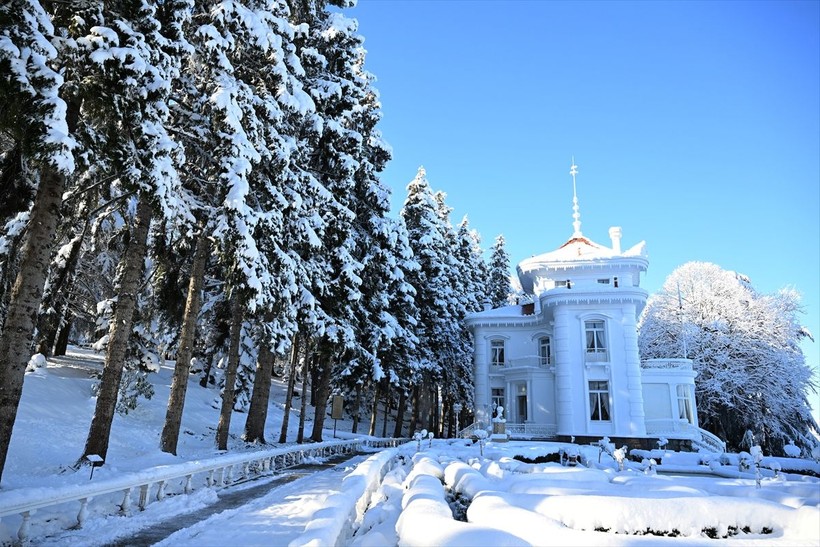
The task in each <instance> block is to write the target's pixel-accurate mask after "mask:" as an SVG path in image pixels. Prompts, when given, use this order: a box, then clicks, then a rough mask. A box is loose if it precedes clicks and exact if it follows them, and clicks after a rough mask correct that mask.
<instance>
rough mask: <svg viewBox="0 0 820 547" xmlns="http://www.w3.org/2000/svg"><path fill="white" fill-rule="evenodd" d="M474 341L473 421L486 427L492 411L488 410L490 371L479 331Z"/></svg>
mask: <svg viewBox="0 0 820 547" xmlns="http://www.w3.org/2000/svg"><path fill="white" fill-rule="evenodd" d="M474 339H475V344H474V347H473V367H474V373H475V375H474V376H473V382H474V384H475V393H474V394H473V401H474V403H475V409H474V411H475V421H476V422H481V423H483V424H484V425H487V424H489V423H490V418H492V409H490V402H491V401H490V371H489V365H488V363H487V352H486V351H484V349H485V348H484V346H485V345H486V343H487V342H486V340H484V338H483V337H480V336H479V329H476V332H475V338H474Z"/></svg>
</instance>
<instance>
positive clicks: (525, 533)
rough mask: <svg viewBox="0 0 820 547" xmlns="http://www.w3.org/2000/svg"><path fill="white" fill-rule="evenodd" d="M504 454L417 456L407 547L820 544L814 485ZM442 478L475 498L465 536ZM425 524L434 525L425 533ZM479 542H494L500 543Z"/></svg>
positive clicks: (457, 451)
mask: <svg viewBox="0 0 820 547" xmlns="http://www.w3.org/2000/svg"><path fill="white" fill-rule="evenodd" d="M595 450H596V452H597V447H596V448H595ZM506 452H507V450H506V448H501V447H500V445H498V444H495V445H494V444H490V445H488V450H487V456H488V459H485V458H479V457H478V454H475V448H474V447H464V448H461V447H456V446H455V445H452V446H451V448H450V449H449V450H448V451H447V452H444V451H438V452H437V451H435V450H434V451H428V452H426V453H424V454H418V455H417V456H416V458H414V461H415V463H416V466H415V467H414V468H413V470H412V471H411V472H410V474H409V475H408V480H407V484H408V485H409V488H410V489H409V490H408V492H407V493H406V494H405V501H404V505H405V511H404V513H402V516H401V517H400V519H399V525H398V526H397V531H398V532H399V534H400V538H401V540H402V541H401V543H402V544H408V545H409V544H413V545H428V544H434V543H435V544H458V543H469V541H468V540H466V539H465V538H464V537H462V536H461V535H459V534H461V533H464V534H466V533H467V532H466V531H465V532H461V530H469V529H470V527H475V528H476V529H480V528H485V527H489V528H491V529H492V530H494V532H493V534H498V538H497V541H498V542H499V543H501V544H503V543H504V542H505V541H509V542H510V544H516V543H515V542H522V543H524V544H529V545H539V544H543V543H544V539H545V538H546V537H549V538H550V542H554V543H559V544H584V543H588V542H589V541H590V539H591V536H590V535H589V534H593V535H594V538H595V539H594V543H596V544H601V543H607V544H622V543H623V541H627V542H628V541H635V538H634V536H635V535H651V538H653V539H652V541H657V540H658V539H659V536H683V537H686V538H692V539H695V538H698V539H699V538H703V539H707V538H729V537H733V536H737V535H740V536H741V537H743V538H761V539H762V538H766V540H767V541H775V540H782V541H785V542H786V543H789V544H791V543H794V542H798V543H800V542H805V541H807V540H808V541H811V540H813V539H816V538H817V537H818V530H817V526H816V524H817V522H820V487H819V486H820V485H818V481H817V480H816V479H813V478H806V479H807V480H805V481H804V480H802V479H801V480H800V481H787V480H786V479H784V478H783V477H779V478H777V479H774V478H764V479H763V480H762V488H761V487H758V486H757V484H756V480H755V477H754V475H752V474H748V473H746V474H745V476H743V477H740V478H739V479H736V480H735V479H733V480H732V481H716V480H715V479H714V476H709V477H685V478H684V477H670V476H666V475H660V474H645V473H644V469H643V468H642V467H641V465H639V464H637V463H633V462H629V464H628V465H627V466H625V468H624V470H619V466H618V465H617V462H615V461H614V460H611V458H610V460H611V461H603V462H602V463H601V464H598V463H597V461H596V460H595V459H587V461H588V462H589V463H588V465H590V466H591V467H585V466H580V465H579V466H574V467H570V466H567V467H564V466H561V465H559V464H557V463H545V464H529V463H523V462H520V461H518V460H516V459H513V458H510V457H507V456H505V455H504V454H505V453H506ZM664 456H665V457H666V458H667V459H669V460H670V461H672V462H675V461H677V462H678V464H677V466H676V467H679V468H680V470H681V471H684V472H686V471H692V470H693V469H696V468H705V466H702V465H699V461H698V458H697V455H693V457H694V458H689V459H687V458H685V457H678V456H679V455H678V454H677V453H675V452H671V451H667V452H665V453H664ZM690 460H691V461H690ZM687 461H690V464H689V465H685V462H687ZM442 468H443V473H442ZM705 469H707V470H708V468H705ZM442 475H443V477H444V482H445V484H446V486H447V488H449V489H451V490H452V491H453V492H454V493H455V494H457V495H459V496H463V497H465V498H468V499H470V503H469V507H468V509H467V513H466V515H467V521H468V523H467V525H466V526H467V528H464V525H463V524H462V523H460V522H456V521H454V520H452V517H451V514H450V508H449V507H448V506H447V504H446V502H445V501H444V499H445V498H444V489H443V488H442V486H441V485H440V482H441V477H442ZM422 516H424V517H425V518H427V519H428V525H427V527H426V528H427V529H426V530H423V531H422V530H421V528H422V526H421V518H422ZM431 517H432V518H435V525H432V526H431V525H430V524H429V522H430V521H429V519H430V518H431ZM414 519H416V520H414ZM414 524H417V525H418V526H415V525H414ZM431 529H434V530H435V531H434V532H431V531H430V530H431ZM628 538H633V539H631V540H630V539H628ZM649 540H650V538H647V541H649ZM482 541H483V543H489V542H493V543H495V542H496V537H495V536H493V539H492V540H489V539H483V540H482Z"/></svg>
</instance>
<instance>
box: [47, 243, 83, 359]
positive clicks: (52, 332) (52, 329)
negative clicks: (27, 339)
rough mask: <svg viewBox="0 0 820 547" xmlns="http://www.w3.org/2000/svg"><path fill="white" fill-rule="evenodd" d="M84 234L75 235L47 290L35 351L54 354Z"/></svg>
mask: <svg viewBox="0 0 820 547" xmlns="http://www.w3.org/2000/svg"><path fill="white" fill-rule="evenodd" d="M84 235H85V230H83V233H82V234H81V236H79V237H75V238H74V240H73V241H72V243H71V250H70V251H69V252H68V258H67V259H66V261H65V263H64V264H63V265H62V266H61V267H60V268H59V269H58V271H57V272H56V275H54V276H53V277H52V280H51V282H50V283H49V288H48V291H46V292H47V293H48V294H47V295H45V298H44V299H43V302H42V304H41V306H40V308H41V309H43V310H44V311H43V312H42V313H41V314H40V315H39V317H38V318H37V347H36V349H35V352H36V353H42V354H43V355H45V356H46V357H49V356H51V354H52V353H51V352H52V350H53V349H54V341H55V339H56V338H57V331H58V330H59V328H60V322H61V320H62V318H63V315H64V314H65V310H66V307H67V304H68V297H67V296H66V292H67V291H66V289H67V286H68V285H69V284H70V279H71V278H72V277H73V276H74V269H75V268H76V267H77V259H78V258H79V256H80V249H81V248H82V244H83V236H84Z"/></svg>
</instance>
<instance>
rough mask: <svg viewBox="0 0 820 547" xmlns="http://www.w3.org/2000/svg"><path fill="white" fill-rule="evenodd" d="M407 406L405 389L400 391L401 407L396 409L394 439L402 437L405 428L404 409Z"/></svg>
mask: <svg viewBox="0 0 820 547" xmlns="http://www.w3.org/2000/svg"><path fill="white" fill-rule="evenodd" d="M405 405H407V392H406V391H404V389H401V390H400V391H399V406H398V407H396V427H395V428H394V429H393V437H394V438H396V439H400V438H401V437H402V427H403V426H404V407H405Z"/></svg>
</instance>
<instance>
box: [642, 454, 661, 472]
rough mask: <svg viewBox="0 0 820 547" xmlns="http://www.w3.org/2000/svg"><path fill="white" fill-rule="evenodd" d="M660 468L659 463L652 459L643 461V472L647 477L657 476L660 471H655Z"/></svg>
mask: <svg viewBox="0 0 820 547" xmlns="http://www.w3.org/2000/svg"><path fill="white" fill-rule="evenodd" d="M657 466H658V462H656V461H655V460H654V459H652V458H650V459H648V460H643V461H642V462H641V467H643V472H644V473H645V474H647V475H657V474H658V471H657V469H655V468H656V467H657Z"/></svg>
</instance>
